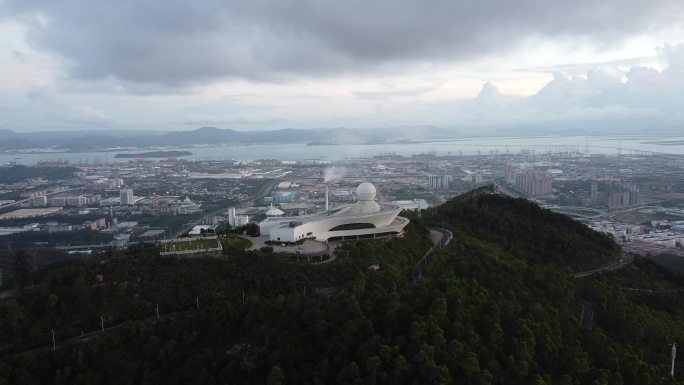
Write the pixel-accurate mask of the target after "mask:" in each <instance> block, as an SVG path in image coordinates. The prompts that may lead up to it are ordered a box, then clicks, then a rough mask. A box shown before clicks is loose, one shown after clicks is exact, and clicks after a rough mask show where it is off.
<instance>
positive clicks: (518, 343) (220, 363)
mask: <svg viewBox="0 0 684 385" xmlns="http://www.w3.org/2000/svg"><path fill="white" fill-rule="evenodd" d="M406 215H408V216H409V217H410V219H411V224H410V225H409V227H407V234H406V235H405V237H403V238H400V239H393V240H390V241H383V240H374V241H361V242H351V243H347V244H345V245H344V246H343V247H342V248H341V249H340V250H338V252H337V259H336V260H335V261H334V262H331V263H327V264H323V265H304V264H301V263H298V262H296V261H293V260H289V259H286V258H284V257H282V256H278V255H272V254H270V253H268V252H245V251H241V250H239V249H233V248H227V249H226V251H225V255H224V256H223V257H220V258H192V259H175V258H162V257H158V256H155V255H156V252H157V250H155V249H139V250H129V251H127V252H126V253H124V254H112V255H110V256H107V257H104V258H102V259H97V260H92V261H89V262H74V263H70V264H66V265H62V266H54V267H52V268H49V269H47V270H46V271H43V272H41V273H40V274H38V276H37V277H36V278H37V279H39V282H40V284H39V287H38V288H36V289H33V290H28V289H27V290H25V291H24V292H23V293H22V294H21V295H20V296H18V297H17V298H14V299H11V300H7V301H4V302H2V303H1V305H0V328H1V331H2V333H0V347H1V348H0V349H1V350H0V354H1V355H2V356H1V357H2V358H0V383H3V379H4V381H5V382H4V383H7V384H9V383H11V384H19V383H21V384H39V383H51V384H85V383H98V384H109V383H111V384H132V383H145V384H158V383H164V384H206V383H231V384H335V383H337V384H366V383H367V384H382V383H387V384H413V383H416V384H450V383H454V384H494V383H504V382H505V383H506V384H585V383H606V384H608V383H610V384H653V383H664V382H667V381H668V380H666V377H667V373H668V371H669V366H668V365H669V344H670V343H671V342H672V341H681V340H682V339H684V332H683V331H682V328H681V327H679V325H681V323H682V322H684V314H683V313H682V311H681V310H679V309H682V308H684V307H683V306H682V305H684V303H683V302H684V299H683V297H682V296H681V291H682V290H684V279H682V276H680V275H678V274H677V273H674V272H671V271H669V270H665V269H664V268H662V267H659V266H657V265H655V264H653V263H651V262H649V261H647V260H642V259H637V260H636V261H635V263H634V264H632V265H629V266H628V267H626V268H625V269H623V270H621V271H618V272H614V273H605V274H600V275H596V276H591V277H587V278H583V279H577V278H573V277H571V276H570V275H569V273H570V272H572V271H576V270H578V269H582V268H585V267H593V266H597V265H600V264H601V263H603V262H605V261H606V260H609V259H610V258H614V257H615V253H616V250H617V249H616V245H615V244H614V243H613V242H612V241H611V240H610V239H606V238H604V237H602V236H600V235H598V234H596V233H593V232H591V231H589V230H588V229H585V228H583V227H580V226H582V225H580V224H577V223H576V222H574V221H572V220H570V219H568V218H565V217H563V216H561V215H558V214H553V213H550V212H548V211H546V210H542V209H540V208H538V207H536V206H535V205H533V204H531V203H529V202H526V201H523V200H515V199H511V198H507V197H502V196H498V195H495V194H491V193H489V192H488V191H487V190H479V191H476V192H472V193H469V194H465V195H463V196H461V197H457V198H454V199H453V200H451V201H449V202H447V203H445V204H444V205H442V206H440V207H437V208H434V209H429V210H426V211H424V212H423V213H422V215H421V218H418V217H417V215H415V214H411V213H408V214H406ZM429 226H439V227H444V228H448V229H451V230H452V231H453V233H454V239H453V240H452V241H451V242H450V243H449V245H448V246H446V247H445V248H444V249H443V250H442V251H440V252H439V254H438V255H437V256H436V257H435V258H434V259H432V262H431V263H430V265H429V266H428V269H427V274H426V275H425V276H424V277H423V278H421V279H417V280H414V279H413V275H412V270H413V266H414V264H415V263H416V262H417V261H418V260H419V259H420V258H421V256H422V255H423V253H424V252H425V250H427V249H428V248H429V247H430V246H431V242H430V240H429V236H428V227H429ZM559 244H560V245H561V246H559ZM371 264H377V265H379V266H380V270H378V271H373V270H369V269H368V266H369V265H371ZM197 303H199V308H198V307H197ZM157 304H159V307H160V309H161V310H160V311H161V317H160V319H159V320H157V319H156V315H155V307H156V305H157ZM585 313H586V314H587V316H586V317H585ZM100 315H103V319H104V322H105V327H107V328H108V330H106V331H105V333H97V332H95V333H94V334H93V335H92V337H88V338H89V339H88V340H87V341H81V342H73V343H71V344H67V345H64V346H58V348H57V350H56V351H54V352H53V351H51V349H50V348H49V342H50V340H51V334H50V330H51V329H55V333H56V335H57V336H58V340H59V341H62V340H65V339H67V338H69V337H72V336H78V335H79V333H80V331H81V330H85V331H86V332H89V331H97V330H98V329H99V328H100V326H101V324H100V322H101V320H100ZM589 315H591V317H589ZM46 343H47V346H48V348H47V349H45V350H32V349H34V348H36V347H42V346H45V345H46Z"/></svg>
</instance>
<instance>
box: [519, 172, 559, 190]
mask: <svg viewBox="0 0 684 385" xmlns="http://www.w3.org/2000/svg"><path fill="white" fill-rule="evenodd" d="M551 181H552V178H551V177H550V176H549V175H547V174H546V173H545V172H541V171H531V170H526V171H523V172H522V173H519V174H517V175H516V176H515V188H517V189H518V190H520V191H522V192H524V193H526V194H530V195H532V196H546V195H549V194H551Z"/></svg>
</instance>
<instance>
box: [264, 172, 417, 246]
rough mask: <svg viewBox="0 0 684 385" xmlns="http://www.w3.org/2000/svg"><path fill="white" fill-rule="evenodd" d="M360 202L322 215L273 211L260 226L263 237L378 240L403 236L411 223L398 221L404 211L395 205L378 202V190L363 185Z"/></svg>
mask: <svg viewBox="0 0 684 385" xmlns="http://www.w3.org/2000/svg"><path fill="white" fill-rule="evenodd" d="M356 198H357V200H358V201H357V202H356V203H353V204H349V205H345V206H341V207H339V208H336V209H335V210H334V211H333V210H330V211H328V210H326V211H324V212H321V213H317V214H313V215H305V216H297V217H283V216H278V215H283V212H282V211H281V210H278V209H275V208H273V207H271V209H270V210H269V211H267V212H266V215H268V217H267V218H266V219H265V220H263V221H262V222H261V223H260V224H259V227H260V230H261V234H262V235H268V236H269V238H270V240H271V241H279V242H296V241H299V240H301V239H307V238H309V239H315V240H319V241H329V240H343V239H360V238H376V237H381V236H387V235H396V234H400V233H401V232H402V231H403V229H404V227H406V225H407V224H408V223H409V220H408V219H406V218H403V217H399V216H398V215H399V213H400V212H401V210H402V208H401V206H399V205H396V204H393V203H383V204H379V203H377V202H376V201H375V198H376V189H375V186H373V185H372V184H370V183H367V182H364V183H361V184H360V185H359V186H358V187H357V189H356ZM276 210H277V211H276Z"/></svg>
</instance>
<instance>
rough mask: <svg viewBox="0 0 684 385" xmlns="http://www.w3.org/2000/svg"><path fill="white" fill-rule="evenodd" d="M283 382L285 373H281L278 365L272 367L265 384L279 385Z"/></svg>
mask: <svg viewBox="0 0 684 385" xmlns="http://www.w3.org/2000/svg"><path fill="white" fill-rule="evenodd" d="M284 380H285V373H283V370H282V369H280V367H279V366H278V365H274V366H273V367H272V368H271V372H270V373H268V377H267V378H266V384H268V385H281V384H282V383H283V381H284Z"/></svg>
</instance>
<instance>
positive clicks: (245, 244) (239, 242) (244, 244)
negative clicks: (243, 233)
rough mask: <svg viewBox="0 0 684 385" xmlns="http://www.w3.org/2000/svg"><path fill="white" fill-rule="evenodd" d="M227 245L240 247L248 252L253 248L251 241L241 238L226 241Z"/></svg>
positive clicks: (231, 238) (230, 238)
mask: <svg viewBox="0 0 684 385" xmlns="http://www.w3.org/2000/svg"><path fill="white" fill-rule="evenodd" d="M226 243H227V244H228V246H233V247H238V248H241V249H243V250H247V249H249V248H250V247H252V242H251V241H250V240H248V239H245V238H240V237H229V238H228V239H227V240H226Z"/></svg>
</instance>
